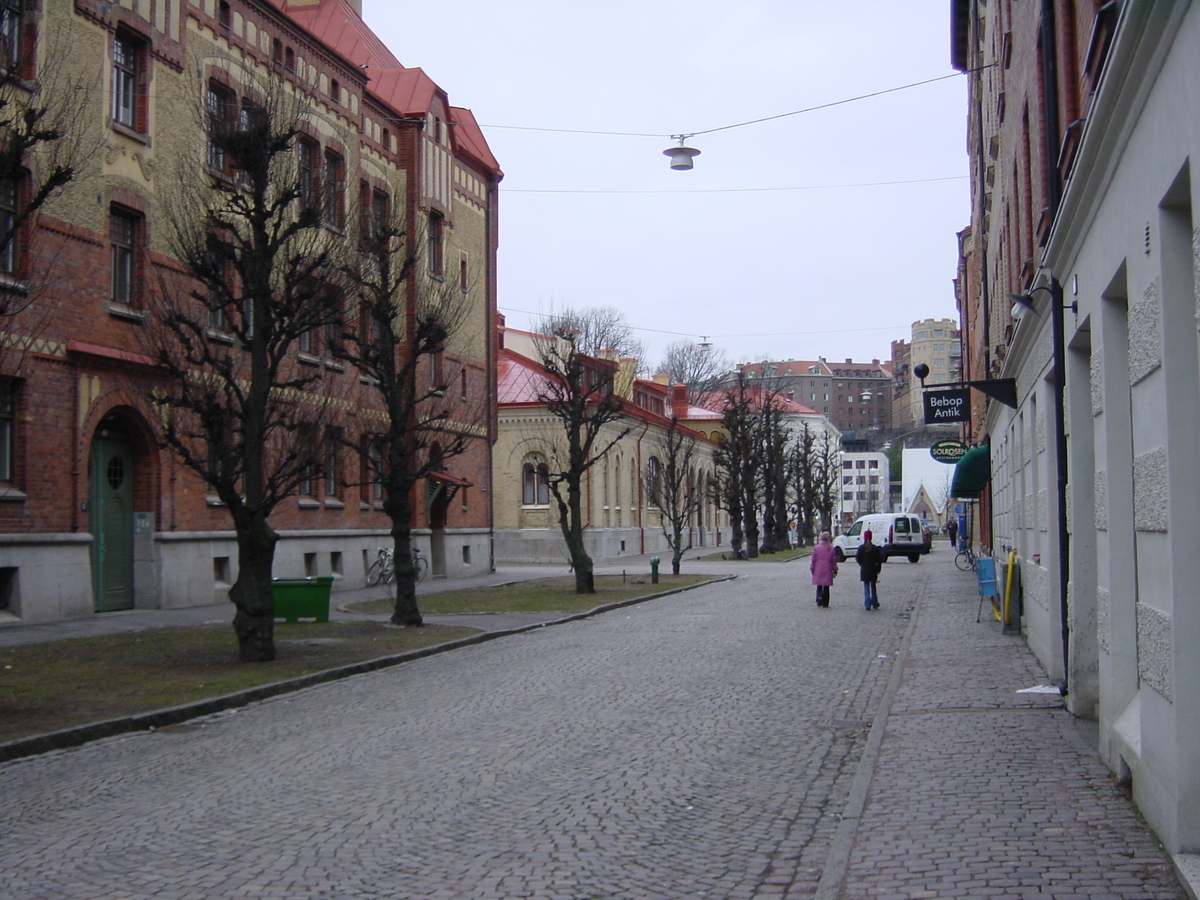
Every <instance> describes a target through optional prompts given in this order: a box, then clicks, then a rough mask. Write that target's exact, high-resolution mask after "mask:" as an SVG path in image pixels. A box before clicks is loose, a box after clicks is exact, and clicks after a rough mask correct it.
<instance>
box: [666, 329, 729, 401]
mask: <svg viewBox="0 0 1200 900" xmlns="http://www.w3.org/2000/svg"><path fill="white" fill-rule="evenodd" d="M730 369H731V365H730V362H729V359H728V357H727V356H726V355H725V354H724V353H723V352H722V351H720V350H714V349H713V348H712V347H711V346H705V345H703V344H697V343H696V342H695V341H676V342H675V343H673V344H670V345H668V346H667V349H666V353H665V354H664V356H663V361H662V363H661V364H660V365H659V367H658V371H659V372H663V373H665V374H666V375H667V376H668V378H669V379H670V383H671V384H686V385H687V387H688V399H689V400H691V402H693V403H695V404H697V405H699V406H706V405H707V403H708V401H709V400H710V399H712V398H714V397H716V396H717V395H718V394H719V393H720V391H721V384H722V382H723V381H724V379H725V378H726V376H727V373H728V372H729V371H730Z"/></svg>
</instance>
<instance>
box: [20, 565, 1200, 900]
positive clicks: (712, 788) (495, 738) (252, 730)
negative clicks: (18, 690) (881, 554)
mask: <svg viewBox="0 0 1200 900" xmlns="http://www.w3.org/2000/svg"><path fill="white" fill-rule="evenodd" d="M939 549H940V552H935V553H934V554H933V555H932V556H930V557H927V558H926V559H924V560H923V561H922V562H921V563H920V564H919V565H910V564H908V563H906V562H903V561H893V562H891V563H888V565H887V566H886V567H885V569H884V574H883V576H882V578H881V581H880V601H881V603H882V605H883V608H882V609H881V610H880V611H878V612H872V613H867V612H865V611H864V610H863V608H862V597H861V591H860V589H859V584H858V582H857V580H856V573H855V572H853V571H852V570H853V568H854V567H853V566H852V565H849V566H843V569H842V575H841V576H840V577H839V579H838V581H837V583H836V584H835V586H834V590H833V603H832V606H831V608H829V609H818V608H817V607H816V606H815V604H814V603H813V601H812V597H811V596H810V595H811V593H812V588H811V587H810V586H809V584H808V567H807V564H806V563H804V562H800V563H796V564H790V565H787V564H784V565H774V564H742V565H740V566H739V565H734V564H728V563H726V564H717V565H715V566H713V567H711V568H712V569H714V570H720V571H735V572H738V573H739V578H738V579H737V580H735V581H732V582H723V583H720V584H715V585H712V586H708V587H704V588H700V589H696V590H692V591H687V592H684V593H679V594H675V595H671V596H668V597H664V598H661V599H658V600H654V601H650V602H647V603H644V604H640V605H637V606H632V607H627V608H625V609H621V610H618V611H614V612H610V613H606V614H603V615H600V616H597V617H594V618H591V619H586V620H582V621H575V622H570V623H566V624H562V625H556V626H553V627H548V628H544V629H540V630H537V631H534V632H530V633H526V634H522V635H516V636H512V637H507V638H502V639H499V640H495V641H491V642H489V643H485V644H481V645H478V646H474V647H468V648H464V649H459V650H455V651H453V652H448V653H443V654H440V655H436V656H432V657H429V658H426V659H422V660H418V661H415V662H411V663H407V664H404V665H401V666H398V667H396V668H393V669H388V670H385V671H381V672H377V673H372V674H369V675H362V676H356V677H354V678H350V679H347V680H344V681H340V682H336V683H333V684H329V685H325V686H322V687H319V688H313V689H310V690H306V691H302V692H299V693H294V694H290V695H286V696H284V697H280V698H277V699H275V700H272V701H269V702H264V703H260V704H257V705H254V706H251V707H248V708H245V709H242V710H238V711H234V712H227V713H224V714H221V715H218V716H214V717H211V718H209V719H204V720H197V721H195V722H192V723H188V724H185V725H180V726H174V727H171V728H167V729H163V730H160V731H157V732H146V733H138V734H134V735H128V736H124V737H120V738H112V739H109V740H104V741H99V742H96V743H93V744H90V745H86V746H84V747H81V748H78V749H74V750H68V751H59V752H55V753H50V754H46V755H44V756H41V757H35V758H30V759H26V760H21V761H17V762H14V763H10V764H8V765H5V766H3V767H0V796H3V798H4V813H3V825H2V834H0V867H2V869H3V872H4V873H5V874H4V880H5V882H6V887H5V888H4V890H3V891H0V893H3V895H4V896H6V897H8V896H11V897H13V898H20V900H34V898H122V900H141V898H209V897H226V898H239V900H240V898H262V900H276V898H279V900H282V898H310V897H311V898H316V897H329V898H339V900H343V898H345V900H351V898H366V897H391V898H472V900H493V898H494V900H501V898H554V900H585V898H586V900H600V898H696V897H709V898H766V897H787V898H808V897H825V898H834V897H844V898H848V900H850V898H852V900H866V898H935V897H936V898H942V897H961V898H967V897H989V898H992V897H1031V898H1032V897H1038V898H1049V897H1062V898H1066V897H1081V898H1082V897H1089V898H1093V900H1094V898H1121V900H1124V898H1172V900H1176V898H1182V897H1184V894H1183V892H1182V890H1181V888H1180V887H1179V885H1178V883H1177V882H1176V880H1175V876H1174V874H1173V872H1172V869H1171V864H1170V859H1169V857H1167V856H1166V855H1165V854H1164V853H1163V852H1162V850H1161V849H1160V848H1159V847H1158V844H1157V842H1156V841H1155V840H1154V838H1153V836H1152V835H1151V834H1150V833H1149V832H1148V831H1147V830H1146V828H1145V826H1144V825H1143V824H1142V823H1141V822H1140V820H1139V819H1138V817H1137V816H1136V814H1135V813H1134V811H1133V808H1132V806H1131V805H1130V804H1129V802H1128V801H1127V800H1126V798H1125V797H1124V796H1123V795H1122V794H1121V792H1120V791H1119V790H1117V789H1116V787H1115V786H1114V785H1113V783H1112V781H1111V779H1110V778H1109V776H1108V773H1107V771H1106V770H1105V769H1104V768H1103V766H1101V764H1100V762H1099V761H1098V759H1096V757H1095V756H1094V755H1093V754H1092V753H1091V752H1090V750H1089V749H1088V747H1087V746H1086V743H1085V741H1084V740H1083V739H1082V738H1081V737H1080V734H1079V731H1078V727H1077V726H1076V724H1075V723H1074V722H1073V720H1072V719H1071V717H1070V716H1069V715H1068V714H1067V713H1065V712H1064V711H1062V709H1061V699H1060V698H1059V697H1058V696H1057V695H1046V694H1017V693H1016V691H1017V690H1019V689H1021V688H1025V687H1029V686H1032V685H1035V684H1038V683H1039V682H1044V680H1045V676H1044V674H1043V673H1041V671H1040V670H1039V669H1038V667H1037V665H1036V664H1035V663H1034V661H1033V658H1032V657H1031V656H1030V655H1029V653H1028V650H1027V649H1026V648H1025V645H1024V643H1023V642H1021V641H1020V639H1019V638H1014V637H1011V636H1005V635H1001V634H1000V630H999V626H998V625H996V623H995V622H994V621H993V620H990V619H985V621H984V622H982V623H980V624H976V622H975V615H976V604H977V595H976V593H975V590H974V582H973V578H972V576H971V575H970V574H969V573H966V574H964V573H961V572H958V571H957V570H956V569H954V567H953V565H952V564H951V561H950V555H949V553H948V552H946V549H945V547H941V548H939ZM689 565H690V566H693V567H697V568H698V567H699V566H701V565H705V566H706V569H707V568H710V567H708V566H707V564H700V563H690V564H689ZM686 570H687V569H686V567H685V571H686Z"/></svg>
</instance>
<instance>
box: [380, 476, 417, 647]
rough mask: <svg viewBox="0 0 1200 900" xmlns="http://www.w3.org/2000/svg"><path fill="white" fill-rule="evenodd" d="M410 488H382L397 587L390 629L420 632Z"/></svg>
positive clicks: (401, 483) (397, 482)
mask: <svg viewBox="0 0 1200 900" xmlns="http://www.w3.org/2000/svg"><path fill="white" fill-rule="evenodd" d="M410 491H411V487H410V485H408V484H407V483H406V482H405V481H403V480H401V479H399V478H397V479H396V480H395V481H394V482H392V483H389V484H386V485H385V494H386V496H385V498H384V502H383V509H384V512H386V513H387V515H388V518H390V519H391V520H392V532H391V534H392V578H393V582H392V583H393V584H394V585H395V587H396V603H395V605H394V606H393V607H392V619H391V622H392V624H393V625H403V626H405V627H407V628H420V627H421V626H422V625H424V624H425V620H424V618H422V616H421V609H420V607H419V606H418V605H417V569H416V566H414V565H413V553H412V526H411V524H410V523H411V522H412V516H413V509H412V504H411V503H410V502H409V496H410Z"/></svg>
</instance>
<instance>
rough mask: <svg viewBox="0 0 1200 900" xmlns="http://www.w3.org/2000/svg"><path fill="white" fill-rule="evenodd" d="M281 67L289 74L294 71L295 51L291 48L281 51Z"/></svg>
mask: <svg viewBox="0 0 1200 900" xmlns="http://www.w3.org/2000/svg"><path fill="white" fill-rule="evenodd" d="M283 67H284V68H285V69H287V70H288V71H289V72H295V71H296V51H295V50H293V49H292V48H291V47H288V48H287V49H286V50H284V51H283Z"/></svg>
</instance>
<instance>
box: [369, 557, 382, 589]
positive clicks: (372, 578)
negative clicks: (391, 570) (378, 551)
mask: <svg viewBox="0 0 1200 900" xmlns="http://www.w3.org/2000/svg"><path fill="white" fill-rule="evenodd" d="M381 577H383V560H382V559H377V560H375V562H373V563H371V565H369V566H368V567H367V587H375V585H377V584H379V579H380V578H381Z"/></svg>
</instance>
